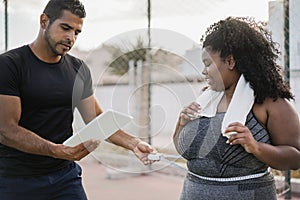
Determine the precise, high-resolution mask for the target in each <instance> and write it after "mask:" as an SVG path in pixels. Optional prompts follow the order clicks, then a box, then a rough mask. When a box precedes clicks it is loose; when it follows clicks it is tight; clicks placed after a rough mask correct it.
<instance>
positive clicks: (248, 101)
mask: <svg viewBox="0 0 300 200" xmlns="http://www.w3.org/2000/svg"><path fill="white" fill-rule="evenodd" d="M223 95H224V92H223V91H221V92H218V91H213V90H211V89H210V88H208V89H206V90H205V91H204V92H203V93H202V94H201V95H200V96H199V97H198V98H197V99H196V102H197V103H198V104H199V105H200V106H201V113H200V116H205V117H213V116H215V115H216V113H217V108H218V105H219V103H220V101H221V99H222V97H223ZM253 104H254V91H253V89H252V88H251V87H250V84H249V83H248V82H246V80H245V78H244V76H243V75H241V76H240V79H239V81H238V83H237V86H236V88H235V90H234V93H233V96H232V99H231V101H230V104H229V106H228V109H227V112H226V113H225V116H224V119H223V122H222V129H221V132H222V134H223V136H226V137H229V136H230V135H231V134H234V133H231V134H226V135H224V132H225V129H226V128H227V127H228V125H229V124H231V123H233V122H240V123H242V124H245V122H246V118H247V115H248V113H249V112H250V110H251V108H252V106H253Z"/></svg>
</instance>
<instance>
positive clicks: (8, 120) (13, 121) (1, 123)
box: [0, 94, 22, 129]
mask: <svg viewBox="0 0 300 200" xmlns="http://www.w3.org/2000/svg"><path fill="white" fill-rule="evenodd" d="M21 110H22V109H21V100H20V97H18V96H10V95H2V94H0V129H3V128H4V127H6V126H9V125H18V123H19V120H20V116H21Z"/></svg>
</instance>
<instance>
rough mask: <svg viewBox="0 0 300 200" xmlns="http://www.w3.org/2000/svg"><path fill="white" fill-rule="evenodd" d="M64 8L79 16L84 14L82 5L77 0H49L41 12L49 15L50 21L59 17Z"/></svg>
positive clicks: (82, 16)
mask: <svg viewBox="0 0 300 200" xmlns="http://www.w3.org/2000/svg"><path fill="white" fill-rule="evenodd" d="M65 10H67V11H70V12H71V13H72V14H74V15H76V16H78V17H80V18H84V17H85V16H86V13H85V9H84V6H83V4H82V3H81V2H80V1H79V0H50V1H49V2H48V4H47V5H46V7H45V9H44V11H43V13H45V14H46V15H47V16H48V17H49V19H50V23H52V22H54V21H55V20H56V19H59V18H60V17H61V16H62V14H63V11H65Z"/></svg>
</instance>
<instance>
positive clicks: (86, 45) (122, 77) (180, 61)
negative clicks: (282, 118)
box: [0, 0, 300, 199]
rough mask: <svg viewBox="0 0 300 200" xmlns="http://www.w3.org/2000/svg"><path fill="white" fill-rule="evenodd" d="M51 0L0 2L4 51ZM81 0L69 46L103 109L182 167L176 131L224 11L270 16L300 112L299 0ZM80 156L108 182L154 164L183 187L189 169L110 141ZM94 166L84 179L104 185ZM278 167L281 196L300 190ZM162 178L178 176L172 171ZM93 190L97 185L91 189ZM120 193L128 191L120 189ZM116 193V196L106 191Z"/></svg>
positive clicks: (28, 35)
mask: <svg viewBox="0 0 300 200" xmlns="http://www.w3.org/2000/svg"><path fill="white" fill-rule="evenodd" d="M47 2H48V1H47V0H26V1H20V0H2V2H0V27H1V28H0V53H2V52H5V51H7V50H9V49H12V48H15V47H18V46H21V45H25V44H28V43H30V42H32V41H33V40H34V39H35V37H36V36H37V34H38V29H39V16H40V14H41V13H42V11H43V9H44V7H45V5H46V4H47ZM82 2H83V4H84V5H85V8H86V12H87V17H86V19H85V21H84V27H83V32H82V33H81V34H80V35H79V38H78V40H77V42H76V44H75V46H74V47H73V49H72V50H71V52H70V54H72V55H75V56H77V57H79V58H81V59H83V60H84V61H85V62H86V63H87V64H88V65H89V67H90V69H91V72H92V77H93V82H94V89H95V95H96V97H97V99H98V100H99V102H100V105H101V106H102V108H103V110H107V109H110V108H111V109H114V110H117V111H121V112H124V113H128V114H130V115H132V116H133V117H134V120H133V122H132V123H131V124H129V125H128V126H126V127H124V129H125V130H126V131H128V132H130V133H132V134H134V135H137V136H138V137H140V138H142V139H143V140H145V141H147V142H149V143H150V144H152V145H153V146H154V147H156V148H157V149H158V150H159V151H160V152H163V153H167V154H171V155H173V156H175V157H174V158H173V159H171V162H173V163H176V164H177V165H180V166H181V167H183V168H184V167H185V165H184V164H185V163H184V161H183V160H181V159H177V157H176V156H177V153H176V151H175V149H174V146H173V142H172V134H173V131H174V129H175V125H176V121H177V119H178V115H179V112H180V110H181V109H182V108H183V107H184V106H186V105H187V104H189V103H190V102H191V101H194V100H195V98H196V97H197V96H198V95H199V94H200V93H201V89H202V88H203V87H204V86H205V83H204V82H203V77H202V75H201V71H202V69H203V64H202V62H201V47H200V38H201V36H202V34H204V32H205V30H206V28H207V27H208V26H209V25H211V24H212V23H214V22H217V21H219V20H220V19H224V18H226V17H228V16H243V17H253V18H254V19H255V20H256V21H263V22H265V23H266V24H267V28H268V29H269V30H270V31H271V32H272V37H273V39H274V40H275V41H276V42H278V45H279V49H280V50H281V56H280V58H279V59H278V64H280V65H281V66H282V67H283V71H284V76H285V78H286V80H288V81H289V83H290V85H291V88H292V90H293V92H294V94H295V97H296V102H295V106H296V109H297V111H298V113H299V112H300V104H299V98H300V97H299V91H300V90H299V89H300V88H299V87H300V84H299V81H300V80H299V77H300V74H299V69H300V35H299V32H300V25H299V22H298V21H297V20H298V19H300V16H299V15H300V14H299V12H298V11H299V10H300V0H272V1H271V0H251V1H250V0H242V1H241V0H214V1H206V0H185V1H182V0H164V1H159V0H110V1H104V0H97V1H91V0H82ZM0 73H1V72H0ZM83 126H84V124H83V122H82V120H81V118H80V117H79V115H78V113H77V111H76V113H75V122H74V130H75V131H78V130H79V129H81V128H82V127H83ZM91 163H92V164H91ZM95 163H96V164H95ZM82 164H83V166H84V168H85V169H86V170H87V171H88V170H98V169H97V165H101V172H102V173H103V171H104V172H105V175H103V177H102V178H103V181H106V182H105V183H104V184H106V183H108V182H107V181H109V180H110V179H123V178H124V177H127V178H128V177H132V176H134V177H136V175H138V176H140V175H142V174H149V173H151V174H152V173H154V172H155V173H160V174H164V175H168V176H169V178H170V177H178V178H179V179H178V184H176V186H174V187H173V188H175V189H176V191H177V193H178V194H179V193H180V189H178V188H181V184H182V182H181V180H183V177H184V174H185V172H184V170H182V169H179V168H178V167H176V166H172V164H170V163H169V162H160V163H155V164H154V165H153V166H151V167H150V168H149V167H144V166H142V165H140V164H139V163H138V162H137V161H136V158H135V157H134V156H133V155H132V154H131V153H130V152H128V151H126V150H124V149H122V148H118V147H116V146H114V145H111V144H108V143H103V144H101V145H100V147H99V148H98V149H97V150H96V151H95V152H93V153H92V154H91V156H90V157H89V158H87V159H86V160H85V161H83V163H82ZM91 166H94V168H93V167H91ZM99 171H100V170H99ZM99 171H98V172H99ZM92 173H94V172H91V173H85V174H84V175H85V176H87V177H88V178H87V179H85V184H86V185H87V186H88V187H89V188H95V191H98V192H99V188H96V187H95V185H94V184H93V181H94V179H93V176H91V174H92ZM274 174H276V176H277V177H278V193H279V194H280V195H281V196H283V197H285V198H292V193H293V194H296V193H300V184H299V178H300V175H299V174H300V173H299V172H298V171H288V172H286V171H285V172H279V171H274ZM94 178H95V177H94ZM158 179H160V180H164V181H166V182H168V181H170V183H171V182H172V183H177V182H176V181H174V180H173V179H172V180H166V179H165V178H161V177H160V178H158ZM98 181H99V180H98ZM156 181H157V180H156ZM162 183H164V182H160V184H162ZM115 184H116V183H115ZM99 187H100V188H101V186H99ZM112 187H113V186H112ZM151 187H153V185H152V186H151ZM161 187H163V186H161ZM89 188H88V189H89ZM106 189H107V188H106ZM88 191H90V192H91V193H92V190H88ZM95 191H94V190H93V192H95ZM167 191H169V190H167ZM171 191H172V188H170V192H168V193H166V194H164V195H165V196H164V197H163V198H164V199H174V198H173V197H168V194H169V195H170V193H172V192H171ZM100 192H101V193H103V192H104V191H100ZM129 192H130V191H129ZM133 192H134V191H132V193H133ZM117 193H118V192H117ZM117 193H116V194H117ZM177 193H176V195H178V194H177ZM119 195H120V196H121V197H123V199H124V196H122V193H120V194H119ZM294 196H295V195H294ZM114 198H117V197H115V196H114V197H111V198H110V197H107V198H106V199H114ZM178 198H179V196H178ZM293 198H296V197H293ZM90 199H97V198H95V197H92V198H90ZM131 199H132V198H131ZM144 199H145V198H144ZM149 199H150V197H149Z"/></svg>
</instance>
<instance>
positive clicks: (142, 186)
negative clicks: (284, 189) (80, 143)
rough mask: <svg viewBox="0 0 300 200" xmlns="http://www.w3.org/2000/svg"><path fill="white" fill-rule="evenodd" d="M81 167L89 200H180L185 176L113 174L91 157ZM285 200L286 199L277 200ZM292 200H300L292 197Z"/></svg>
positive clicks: (164, 173)
mask: <svg viewBox="0 0 300 200" xmlns="http://www.w3.org/2000/svg"><path fill="white" fill-rule="evenodd" d="M79 164H80V166H81V167H82V169H83V184H84V187H85V190H86V193H87V196H88V199H89V200H117V199H122V200H137V199H143V200H156V199H159V200H160V199H164V200H176V199H179V197H180V193H181V189H182V185H183V179H184V177H183V174H181V175H174V173H172V170H174V169H173V167H170V166H169V167H166V168H164V169H163V170H158V171H155V170H153V172H149V173H139V174H134V173H124V172H121V171H120V170H114V169H112V168H110V167H107V166H106V165H104V164H101V163H100V162H99V161H98V160H97V159H95V158H94V157H92V156H88V157H86V158H84V159H83V160H81V161H80V162H79ZM162 171H163V172H162ZM168 173H169V174H168ZM176 174H177V173H176ZM283 199H285V197H284V196H281V197H278V200H283ZM291 199H292V200H300V197H299V196H298V195H297V196H296V195H294V194H293V196H292V198H291Z"/></svg>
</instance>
